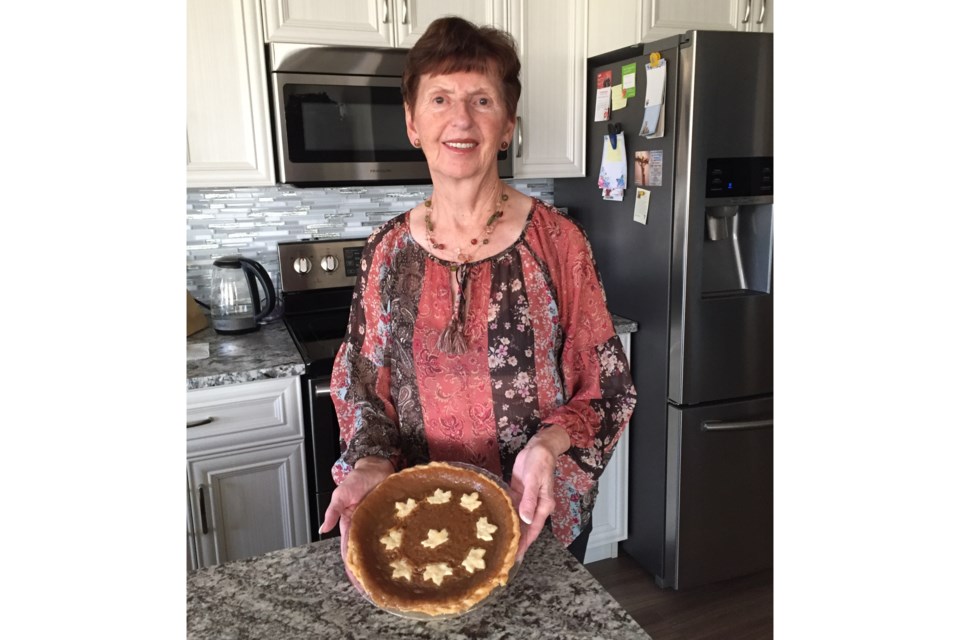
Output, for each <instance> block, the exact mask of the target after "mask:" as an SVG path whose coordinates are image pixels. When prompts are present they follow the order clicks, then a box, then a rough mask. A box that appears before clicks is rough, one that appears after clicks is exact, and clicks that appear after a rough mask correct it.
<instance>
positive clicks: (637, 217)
mask: <svg viewBox="0 0 960 640" xmlns="http://www.w3.org/2000/svg"><path fill="white" fill-rule="evenodd" d="M649 208H650V192H649V191H647V190H646V189H641V188H640V187H637V198H636V201H635V202H634V205H633V220H634V222H639V223H640V224H647V210H648V209H649Z"/></svg>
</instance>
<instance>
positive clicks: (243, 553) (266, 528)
mask: <svg viewBox="0 0 960 640" xmlns="http://www.w3.org/2000/svg"><path fill="white" fill-rule="evenodd" d="M187 424H188V425H189V424H195V425H196V426H192V427H188V428H187V491H188V498H187V505H188V510H187V569H188V570H191V569H193V568H197V567H205V566H210V565H213V564H219V563H221V562H226V561H228V560H238V559H241V558H247V557H250V556H255V555H260V554H263V553H266V552H268V551H273V550H276V549H283V548H287V547H292V546H296V545H300V544H306V543H307V542H309V541H310V531H309V528H310V524H309V518H308V506H307V489H306V475H305V472H304V467H305V456H304V441H303V413H302V408H301V404H300V384H299V378H295V377H294V378H280V379H274V380H262V381H257V382H249V383H245V384H236V385H227V386H222V387H213V388H209V389H199V390H195V391H190V392H189V393H188V394H187Z"/></svg>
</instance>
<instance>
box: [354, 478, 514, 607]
mask: <svg viewBox="0 0 960 640" xmlns="http://www.w3.org/2000/svg"><path fill="white" fill-rule="evenodd" d="M411 500H412V501H413V506H412V508H411V502H410V501H411ZM519 542H520V520H519V519H518V517H517V513H516V511H515V510H514V508H513V503H512V502H511V501H510V496H509V495H507V492H506V491H505V490H504V489H503V488H502V487H501V486H500V484H499V483H498V482H497V481H496V480H494V479H492V478H491V477H488V476H487V475H485V474H484V473H483V472H481V471H474V470H472V469H469V468H466V467H465V466H458V465H453V464H448V463H444V462H431V463H430V464H426V465H420V466H416V467H410V468H409V469H404V470H403V471H400V472H398V473H395V474H393V475H391V476H389V477H387V479H386V480H384V481H383V482H381V483H380V484H379V485H377V487H376V488H375V489H374V490H373V491H371V492H370V493H369V494H367V496H366V497H365V498H364V499H363V500H362V501H361V502H360V504H359V505H358V506H357V508H356V511H354V514H353V519H352V521H351V524H350V531H349V534H348V537H347V567H348V568H349V570H350V572H351V573H352V574H353V576H354V577H355V578H356V580H357V582H359V583H360V585H361V587H362V588H363V590H364V591H365V592H366V594H367V596H368V597H369V598H370V599H371V600H372V601H373V602H374V604H376V605H377V606H379V607H381V608H384V609H387V610H390V611H395V612H400V613H419V614H426V615H428V616H437V615H449V614H458V613H463V612H465V611H467V610H469V609H470V608H471V607H473V606H474V605H476V604H477V603H479V602H480V601H482V600H483V599H484V598H486V597H487V596H488V595H490V593H491V592H492V591H493V590H494V589H496V588H497V587H499V586H502V585H506V584H507V580H508V579H509V576H510V569H511V568H512V567H513V565H514V561H515V560H516V555H517V545H518V544H519Z"/></svg>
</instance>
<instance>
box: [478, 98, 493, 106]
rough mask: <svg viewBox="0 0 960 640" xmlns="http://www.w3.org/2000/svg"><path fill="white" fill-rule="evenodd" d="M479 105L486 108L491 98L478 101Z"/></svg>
mask: <svg viewBox="0 0 960 640" xmlns="http://www.w3.org/2000/svg"><path fill="white" fill-rule="evenodd" d="M477 103H479V104H480V105H481V106H484V107H486V106H488V105H489V104H490V98H480V99H479V100H477Z"/></svg>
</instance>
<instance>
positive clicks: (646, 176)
mask: <svg viewBox="0 0 960 640" xmlns="http://www.w3.org/2000/svg"><path fill="white" fill-rule="evenodd" d="M633 178H634V180H635V181H636V183H637V185H639V186H642V187H660V186H662V185H663V151H662V150H659V149H658V150H654V151H637V152H636V153H635V154H634V157H633Z"/></svg>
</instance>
